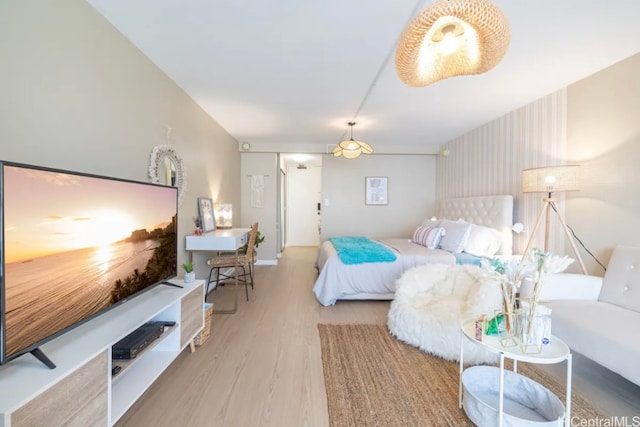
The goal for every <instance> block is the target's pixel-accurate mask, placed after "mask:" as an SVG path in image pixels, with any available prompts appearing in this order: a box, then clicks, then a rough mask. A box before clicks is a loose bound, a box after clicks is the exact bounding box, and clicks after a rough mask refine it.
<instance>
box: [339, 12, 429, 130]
mask: <svg viewBox="0 0 640 427" xmlns="http://www.w3.org/2000/svg"><path fill="white" fill-rule="evenodd" d="M425 1H426V0H418V1H417V2H416V5H415V7H414V8H413V11H412V12H411V15H409V18H408V19H407V22H405V24H404V26H403V27H402V28H406V26H407V25H409V23H410V22H411V20H412V19H413V17H414V16H415V15H416V14H417V13H418V11H419V10H420V9H421V7H422V4H423V3H425ZM401 36H402V31H400V32H399V33H398V37H396V39H395V40H394V42H393V44H392V45H391V49H389V52H388V53H387V55H386V56H385V58H384V61H382V64H381V65H380V67H379V68H378V71H377V72H376V75H375V76H374V77H373V81H372V82H371V84H370V85H369V88H368V89H367V91H366V92H365V94H364V98H362V101H361V102H360V105H358V108H357V109H356V112H355V114H354V115H353V119H352V120H351V122H355V120H356V118H357V117H358V116H359V115H360V111H361V110H362V108H363V107H364V104H365V103H366V102H367V99H369V95H371V92H373V88H375V87H376V84H378V80H380V76H381V75H382V72H383V71H384V69H385V68H386V66H387V64H388V63H389V61H391V58H392V57H393V55H394V53H395V50H396V45H397V44H398V41H399V40H400V37H401ZM349 126H351V125H349ZM351 134H352V136H353V126H351ZM345 135H346V132H343V133H342V136H341V137H340V141H343V140H344V138H345Z"/></svg>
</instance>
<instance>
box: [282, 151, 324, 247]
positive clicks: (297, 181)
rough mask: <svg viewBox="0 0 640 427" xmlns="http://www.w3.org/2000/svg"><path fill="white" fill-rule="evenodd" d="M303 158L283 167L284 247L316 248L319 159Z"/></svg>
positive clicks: (312, 157) (318, 230)
mask: <svg viewBox="0 0 640 427" xmlns="http://www.w3.org/2000/svg"><path fill="white" fill-rule="evenodd" d="M298 158H300V157H298ZM306 158H307V160H306V161H297V162H296V161H288V162H287V163H286V165H287V170H286V172H287V173H286V185H285V189H286V196H285V204H286V207H285V212H286V215H285V227H286V232H285V236H286V241H285V246H319V245H320V227H321V218H322V216H321V211H320V201H321V197H322V193H321V190H322V158H321V157H320V156H319V155H318V156H310V155H307V156H306Z"/></svg>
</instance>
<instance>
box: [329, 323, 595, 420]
mask: <svg viewBox="0 0 640 427" xmlns="http://www.w3.org/2000/svg"><path fill="white" fill-rule="evenodd" d="M318 330H319V331H320V344H321V348H322V366H323V370H324V381H325V386H326V390H327V402H328V405H329V423H330V425H331V426H333V427H343V426H384V427H390V426H403V427H404V426H438V427H440V426H466V425H469V426H471V425H473V423H471V421H470V420H469V419H468V418H467V416H466V414H465V413H464V410H463V409H460V408H458V375H459V373H458V371H459V365H458V362H450V361H446V360H444V359H441V358H439V357H435V356H431V355H428V354H426V353H424V352H422V351H420V350H419V349H417V348H415V347H412V346H409V345H407V344H404V343H402V342H400V341H398V340H396V339H395V338H393V337H392V336H391V335H390V334H389V332H388V330H387V327H386V325H324V324H319V325H318ZM518 372H519V373H521V374H523V375H525V376H527V377H529V378H532V379H533V380H535V381H537V382H539V383H540V384H542V385H544V386H545V387H547V388H549V389H550V390H551V391H553V392H554V393H555V394H556V395H557V396H558V397H559V398H560V400H561V401H562V402H563V403H564V401H565V400H564V399H565V390H564V389H565V386H564V384H562V385H561V384H558V383H557V382H556V381H555V380H554V379H552V378H551V377H549V376H548V375H547V374H545V373H543V372H542V371H540V370H539V369H536V368H535V366H533V365H529V364H526V363H522V362H521V363H519V364H518ZM571 402H572V403H571V407H572V410H571V417H572V418H573V417H574V416H575V417H578V418H581V419H595V418H598V417H600V418H601V416H600V415H599V414H598V413H597V412H595V411H594V410H593V409H591V408H590V407H589V405H588V404H587V403H586V402H585V401H584V400H583V399H582V398H580V397H579V396H577V395H576V394H575V392H574V393H572V399H571Z"/></svg>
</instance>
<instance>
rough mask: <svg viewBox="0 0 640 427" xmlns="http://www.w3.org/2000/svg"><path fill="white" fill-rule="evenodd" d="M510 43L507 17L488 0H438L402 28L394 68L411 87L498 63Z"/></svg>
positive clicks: (483, 71)
mask: <svg viewBox="0 0 640 427" xmlns="http://www.w3.org/2000/svg"><path fill="white" fill-rule="evenodd" d="M510 42H511V33H510V30H509V23H508V22H507V19H506V17H505V16H504V14H503V13H502V11H501V10H500V9H498V8H497V7H496V6H494V5H493V4H491V3H490V2H489V1H488V0H438V1H436V3H434V4H433V5H432V6H430V7H428V8H426V9H425V10H424V11H422V12H421V13H420V14H418V15H417V16H416V17H415V18H414V19H413V20H412V21H411V22H410V23H409V25H408V26H407V28H405V30H404V32H403V33H402V36H401V37H400V41H399V42H398V46H397V49H396V58H395V61H396V72H397V73H398V76H399V77H400V80H402V82H403V83H405V84H407V85H408V86H413V87H421V86H427V85H430V84H431V83H435V82H437V81H438V80H442V79H446V78H449V77H455V76H461V75H467V74H482V73H485V72H487V71H489V70H491V69H492V68H493V67H495V66H496V65H498V63H499V62H500V61H501V60H502V58H503V57H504V55H505V53H507V48H508V47H509V43H510Z"/></svg>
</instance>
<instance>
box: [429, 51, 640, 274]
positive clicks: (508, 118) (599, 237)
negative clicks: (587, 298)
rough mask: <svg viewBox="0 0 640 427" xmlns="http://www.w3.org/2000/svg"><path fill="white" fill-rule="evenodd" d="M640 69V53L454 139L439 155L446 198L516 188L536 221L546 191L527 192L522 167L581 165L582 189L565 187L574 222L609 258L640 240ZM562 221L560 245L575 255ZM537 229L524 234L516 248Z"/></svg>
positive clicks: (592, 269) (590, 245) (518, 208)
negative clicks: (571, 190) (523, 188)
mask: <svg viewBox="0 0 640 427" xmlns="http://www.w3.org/2000/svg"><path fill="white" fill-rule="evenodd" d="M638 75H640V54H637V55H635V56H633V57H631V58H628V59H627V60H625V61H622V62H620V63H618V64H614V65H612V66H611V67H608V68H606V69H604V70H602V71H600V72H598V73H596V74H594V75H592V76H590V77H587V78H585V79H584V80H581V81H579V82H576V83H574V84H572V85H570V86H568V87H567V88H566V89H563V90H560V91H558V92H556V93H553V94H551V95H549V96H547V97H545V98H542V99H540V100H538V101H536V102H533V103H531V104H528V105H526V106H524V107H522V108H521V109H518V110H516V111H514V112H512V113H509V114H507V115H505V116H503V117H501V118H499V119H497V120H495V121H493V122H490V123H487V124H485V125H484V126H482V127H480V128H478V129H476V130H474V131H472V132H469V133H468V134H465V135H463V136H461V137H459V138H456V139H455V140H453V141H451V142H449V143H447V144H446V145H445V147H446V148H448V149H449V156H447V157H439V158H438V163H437V167H438V175H437V177H438V182H437V197H438V200H440V199H442V198H448V197H464V196H473V195H486V194H499V193H505V194H513V195H514V197H515V202H516V204H515V219H516V221H520V222H523V223H524V224H525V226H526V227H528V228H529V229H531V228H532V227H533V225H534V223H535V218H536V216H537V213H538V211H539V209H540V207H541V203H542V197H543V196H544V195H543V194H535V193H534V194H526V195H523V194H522V193H521V171H522V169H524V168H529V167H538V166H549V165H557V164H565V163H567V164H579V165H581V175H582V183H581V191H579V192H574V193H566V195H561V194H557V196H558V197H559V205H560V209H561V210H564V215H565V218H566V222H567V224H568V225H569V226H570V227H571V228H572V229H573V230H574V231H575V233H576V235H577V236H578V237H579V238H580V239H581V240H582V241H583V242H584V244H585V246H586V247H587V249H589V250H590V251H591V252H593V253H594V254H595V255H596V257H597V258H598V259H599V260H600V261H601V262H602V263H603V264H604V265H606V264H607V262H608V260H609V257H610V254H611V251H612V249H613V247H614V246H615V245H618V244H627V245H634V246H638V245H640V198H639V197H638V186H639V184H640V167H638V163H639V161H640V121H639V119H638V117H639V116H638V112H640V81H639V80H638V77H637V76H638ZM552 218H553V216H552ZM552 224H553V227H552V233H553V236H552V244H551V246H550V248H551V250H553V251H554V252H556V253H559V252H561V253H567V254H569V255H570V256H573V255H572V251H571V249H570V247H569V245H568V244H566V239H565V237H564V234H563V231H562V229H561V228H560V227H559V224H558V222H557V221H554V220H552ZM528 238H529V236H528V235H524V234H523V235H520V236H518V237H517V238H516V240H515V248H514V252H515V253H518V252H519V251H522V250H523V249H524V245H525V244H526V241H527V239H528ZM541 241H542V235H541V234H540V232H539V235H538V236H536V242H537V243H536V244H537V245H539V242H541ZM578 246H579V245H578ZM562 248H564V249H562ZM580 255H581V257H582V258H583V260H584V262H585V264H586V266H587V270H588V272H589V273H590V274H595V275H602V274H603V270H602V268H600V267H599V266H598V265H597V264H596V262H595V261H593V260H592V258H591V257H590V255H589V254H588V253H587V252H586V251H585V250H584V249H582V248H581V249H580ZM569 271H573V272H579V267H578V266H577V265H576V264H574V265H573V266H572V267H570V270H569Z"/></svg>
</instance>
